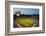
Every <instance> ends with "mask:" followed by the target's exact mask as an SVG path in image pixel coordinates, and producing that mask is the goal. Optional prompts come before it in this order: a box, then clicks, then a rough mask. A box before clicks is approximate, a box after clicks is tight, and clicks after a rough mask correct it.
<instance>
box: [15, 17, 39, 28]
mask: <svg viewBox="0 0 46 36" xmlns="http://www.w3.org/2000/svg"><path fill="white" fill-rule="evenodd" d="M37 22H38V20H37V19H35V18H33V17H28V18H26V17H23V18H17V19H16V23H17V24H19V25H20V26H22V27H32V26H33V25H34V24H36V23H37Z"/></svg>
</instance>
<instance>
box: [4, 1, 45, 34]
mask: <svg viewBox="0 0 46 36" xmlns="http://www.w3.org/2000/svg"><path fill="white" fill-rule="evenodd" d="M5 7H6V12H5V14H6V15H5V19H6V21H5V22H6V35H11V34H12V35H17V34H37V33H44V32H45V4H44V3H31V2H18V1H16V2H15V1H7V2H6V6H5Z"/></svg>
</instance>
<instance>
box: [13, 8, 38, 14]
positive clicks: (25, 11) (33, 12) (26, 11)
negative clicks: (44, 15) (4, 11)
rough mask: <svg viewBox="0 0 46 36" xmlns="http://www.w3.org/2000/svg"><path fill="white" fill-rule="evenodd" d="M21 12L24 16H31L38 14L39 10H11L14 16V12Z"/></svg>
mask: <svg viewBox="0 0 46 36" xmlns="http://www.w3.org/2000/svg"><path fill="white" fill-rule="evenodd" d="M18 10H19V11H21V14H24V15H33V14H39V9H36V8H13V14H15V11H18Z"/></svg>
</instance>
